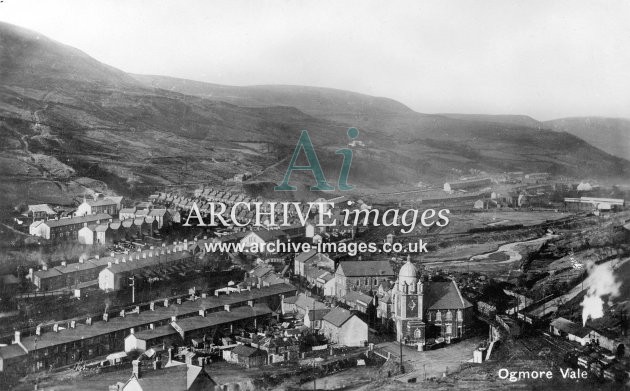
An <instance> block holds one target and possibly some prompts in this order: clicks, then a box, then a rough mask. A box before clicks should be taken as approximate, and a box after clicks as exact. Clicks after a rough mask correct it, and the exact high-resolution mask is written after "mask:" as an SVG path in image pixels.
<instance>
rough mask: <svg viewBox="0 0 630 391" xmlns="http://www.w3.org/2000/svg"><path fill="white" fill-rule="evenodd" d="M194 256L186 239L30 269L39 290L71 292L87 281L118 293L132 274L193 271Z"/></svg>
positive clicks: (149, 275) (147, 274)
mask: <svg viewBox="0 0 630 391" xmlns="http://www.w3.org/2000/svg"><path fill="white" fill-rule="evenodd" d="M194 254H195V250H194V248H189V244H188V242H187V241H186V240H185V241H183V242H174V243H173V244H172V245H168V246H167V245H166V244H163V245H162V246H160V247H149V249H148V250H143V251H137V252H131V253H127V254H116V253H111V255H110V256H109V257H102V258H101V257H99V256H96V257H94V258H92V259H88V260H83V259H81V260H79V262H77V263H70V264H68V263H66V262H62V263H61V266H57V267H47V266H42V268H41V269H40V270H33V269H31V270H29V278H30V279H31V281H32V282H33V284H35V286H36V287H37V289H38V290H40V291H52V290H57V289H70V288H73V287H76V286H77V285H78V284H84V283H88V282H93V283H94V284H97V283H98V285H99V288H101V289H102V290H107V291H111V290H119V289H121V288H123V285H122V283H121V281H122V280H124V279H126V278H128V277H130V276H131V275H135V276H138V277H151V276H157V274H156V273H164V274H165V275H168V274H172V273H178V272H181V271H185V270H186V269H189V268H192V267H194V266H195V263H194V259H195V258H194Z"/></svg>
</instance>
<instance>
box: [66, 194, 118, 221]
mask: <svg viewBox="0 0 630 391" xmlns="http://www.w3.org/2000/svg"><path fill="white" fill-rule="evenodd" d="M97 213H107V214H109V215H112V216H114V215H115V214H116V213H118V204H117V203H116V201H114V200H111V199H109V198H104V199H99V200H87V199H85V198H83V202H82V203H81V205H79V207H78V208H77V210H76V212H74V215H75V216H77V217H79V216H87V215H93V214H97Z"/></svg>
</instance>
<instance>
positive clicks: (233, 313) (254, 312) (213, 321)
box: [134, 304, 273, 340]
mask: <svg viewBox="0 0 630 391" xmlns="http://www.w3.org/2000/svg"><path fill="white" fill-rule="evenodd" d="M272 313H273V311H272V310H271V309H270V308H269V306H268V305H267V304H255V305H253V306H244V307H237V308H234V309H231V310H230V311H218V312H212V313H209V314H207V315H206V316H192V317H187V318H182V319H178V320H175V321H174V322H172V323H170V324H168V325H164V326H160V327H155V328H153V329H147V330H142V331H138V332H134V336H135V337H136V338H138V339H141V340H152V339H156V338H162V337H167V336H170V335H176V334H178V331H177V330H176V329H175V327H179V328H180V329H181V330H183V331H184V333H189V332H193V331H196V330H202V329H206V328H209V327H215V326H220V325H223V324H229V323H232V322H237V321H240V320H244V319H249V318H253V317H258V316H263V315H271V314H272ZM173 323H174V324H175V325H176V326H175V327H174V326H173Z"/></svg>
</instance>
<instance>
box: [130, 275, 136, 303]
mask: <svg viewBox="0 0 630 391" xmlns="http://www.w3.org/2000/svg"><path fill="white" fill-rule="evenodd" d="M129 279H130V280H131V284H129V286H130V287H131V303H135V302H136V276H131V277H129Z"/></svg>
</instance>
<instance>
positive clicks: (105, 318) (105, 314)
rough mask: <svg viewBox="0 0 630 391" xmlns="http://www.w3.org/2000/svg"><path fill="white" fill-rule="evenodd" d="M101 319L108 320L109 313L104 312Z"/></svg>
mask: <svg viewBox="0 0 630 391" xmlns="http://www.w3.org/2000/svg"><path fill="white" fill-rule="evenodd" d="M103 320H104V321H105V322H107V321H108V320H109V314H108V313H107V312H106V313H104V314H103Z"/></svg>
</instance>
